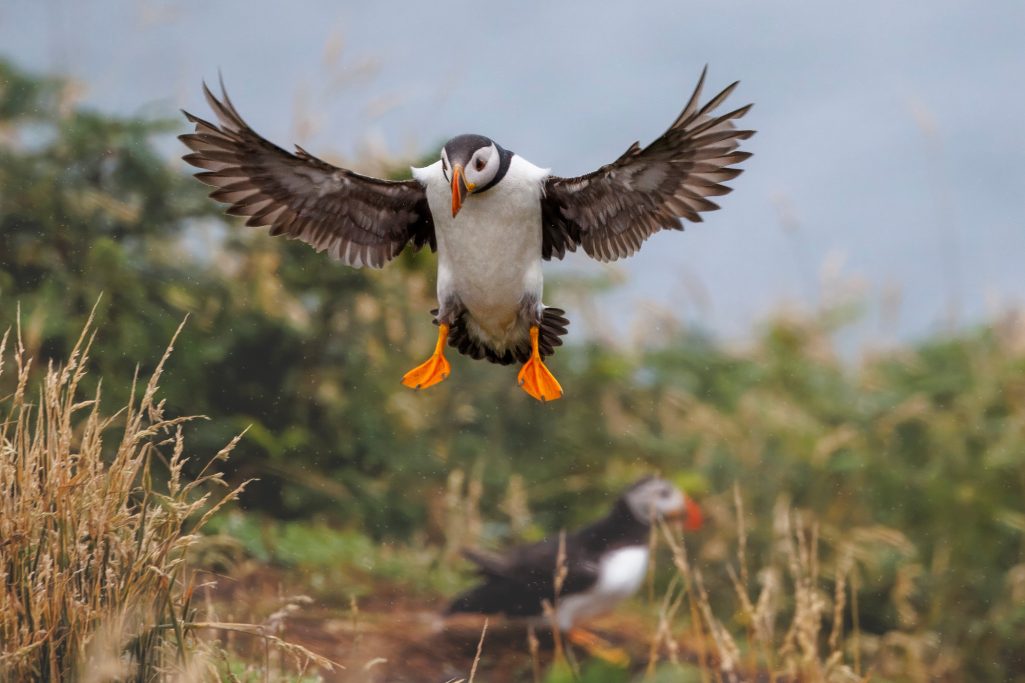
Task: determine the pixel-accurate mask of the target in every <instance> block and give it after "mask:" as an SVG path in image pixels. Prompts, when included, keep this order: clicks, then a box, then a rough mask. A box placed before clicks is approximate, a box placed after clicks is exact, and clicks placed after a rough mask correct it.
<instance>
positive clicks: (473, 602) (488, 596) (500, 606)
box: [445, 581, 508, 614]
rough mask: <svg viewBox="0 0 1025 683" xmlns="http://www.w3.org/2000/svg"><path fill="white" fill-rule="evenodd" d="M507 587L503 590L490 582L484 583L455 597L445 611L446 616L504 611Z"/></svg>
mask: <svg viewBox="0 0 1025 683" xmlns="http://www.w3.org/2000/svg"><path fill="white" fill-rule="evenodd" d="M507 592H508V587H506V589H504V590H503V588H502V587H500V586H496V585H495V584H494V583H493V582H491V581H486V582H485V583H482V584H480V585H479V586H477V587H476V588H471V589H470V590H468V591H466V592H465V593H462V594H460V595H458V596H456V599H455V600H453V601H452V604H450V605H449V606H448V609H447V610H445V613H446V614H455V613H457V612H471V613H474V614H497V613H498V612H502V611H504V608H505V602H506V601H507V600H508V596H507V595H506V593H507Z"/></svg>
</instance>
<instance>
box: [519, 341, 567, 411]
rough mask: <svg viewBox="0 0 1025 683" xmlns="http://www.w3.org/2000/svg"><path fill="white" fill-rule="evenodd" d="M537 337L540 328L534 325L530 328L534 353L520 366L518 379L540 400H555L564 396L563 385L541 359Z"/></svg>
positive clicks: (520, 383)
mask: <svg viewBox="0 0 1025 683" xmlns="http://www.w3.org/2000/svg"><path fill="white" fill-rule="evenodd" d="M537 337H538V328H537V327H536V326H533V327H531V328H530V341H531V346H532V353H531V355H530V359H528V360H527V362H526V363H524V364H523V367H522V368H520V374H519V375H517V377H516V379H517V381H518V382H519V385H520V388H521V389H523V390H524V391H525V392H527V393H528V394H530V395H531V396H533V397H534V398H536V399H537V400H538V401H541V402H548V401H555V400H557V399H560V398H562V385H560V384H559V380H557V379H555V375H553V374H552V372H551V371H550V370H549V369H548V368H547V367H546V366H545V364H544V361H542V360H541V354H540V353H539V352H538V348H537Z"/></svg>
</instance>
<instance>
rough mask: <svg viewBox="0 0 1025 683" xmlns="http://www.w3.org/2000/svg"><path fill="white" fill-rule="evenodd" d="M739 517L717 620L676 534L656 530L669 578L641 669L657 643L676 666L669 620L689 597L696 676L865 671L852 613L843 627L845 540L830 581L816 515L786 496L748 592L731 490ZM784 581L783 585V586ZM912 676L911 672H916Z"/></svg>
mask: <svg viewBox="0 0 1025 683" xmlns="http://www.w3.org/2000/svg"><path fill="white" fill-rule="evenodd" d="M734 500H735V506H736V518H737V532H738V533H737V551H736V565H733V564H730V563H728V564H726V566H725V567H724V568H723V572H724V573H725V574H726V575H728V577H729V579H730V582H731V584H732V587H733V593H734V595H733V596H732V597H733V600H732V602H733V603H734V604H735V605H736V609H735V612H734V614H733V615H732V616H730V617H729V618H726V619H723V618H721V616H719V615H717V614H716V610H714V609H713V603H715V604H717V605H720V609H719V612H720V613H722V611H723V610H722V608H721V604H722V603H724V602H726V601H724V600H722V598H723V597H724V596H721V595H719V596H715V598H716V599H714V600H713V599H710V598H709V595H708V593H707V591H706V589H705V582H704V578H703V576H702V572H701V570H700V569H699V568H697V567H696V566H694V563H693V562H692V561H691V559H690V557H689V555H688V552H687V546H686V543H685V542H684V538H683V537H682V536H679V535H677V533H676V532H674V531H672V530H671V529H670V528H669V527H668V526H666V525H665V524H660V525H659V529H660V531H661V535H662V537H663V538H664V539H665V541H666V543H667V544H668V546H669V549H670V551H671V553H672V561H673V565H674V567H675V569H676V572H677V577H676V580H674V582H673V583H672V584H671V585H670V587H669V590H668V592H667V594H666V595H665V598H664V600H663V603H662V606H661V609H660V618H659V627H658V630H657V632H656V636H655V640H654V642H653V643H652V647H651V659H650V661H649V669H648V670H649V672H652V671H654V667H655V665H656V663H657V661H658V653H659V652H665V653H668V654H667V659H668V660H669V662H670V663H671V664H673V665H676V666H680V665H681V664H680V661H679V659H678V657H677V650H678V643H677V642H676V640H675V639H674V635H673V628H672V624H673V623H674V621H675V617H676V614H677V612H678V610H679V608H680V607H681V605H682V604H683V603H684V602H687V603H689V606H690V612H691V619H690V623H689V628H690V629H691V630H692V633H691V634H690V638H689V639H690V640H692V641H693V642H696V643H699V644H701V643H708V644H710V645H711V647H710V648H709V649H708V651H705V647H704V646H701V647H699V648H697V660H698V662H697V663H698V666H699V668H700V670H701V680H702V681H703V682H704V681H717V682H725V683H731V682H733V681H742V680H751V679H752V678H754V679H758V680H767V681H809V682H815V683H820V682H821V683H825V682H828V683H849V682H856V681H866V680H869V678H870V676H869V675H867V674H866V673H865V672H863V671H862V669H861V658H860V649H861V648H860V642H859V636H860V634H859V632H858V628H857V621H856V617H855V618H854V629H853V633H851V634H849V637H848V634H845V632H844V618H845V616H847V615H848V612H847V596H848V592H850V596H851V602H852V604H853V607H854V608H855V609H852V611H851V616H852V617H854V615H856V606H857V603H856V601H855V600H856V594H857V593H856V588H855V586H854V585H853V583H852V581H851V576H852V567H853V562H852V557H851V552H850V549H849V548H847V547H844V548H842V549H840V550H839V551H837V552H835V553H834V555H835V557H832V558H831V561H832V565H833V577H832V587H831V590H827V587H826V584H827V580H826V579H825V577H823V575H822V574H823V572H822V555H823V552H822V550H821V548H820V543H819V528H818V525H817V523H815V522H813V521H808V520H807V519H806V518H805V517H804V516H802V515H801V514H799V513H797V512H795V511H793V510H792V509H791V508H790V506H789V505H786V504H785V503H781V504H780V505H777V509H776V512H775V514H774V519H773V527H774V530H775V535H776V548H777V551H778V552H777V553H776V557H774V561H773V562H770V563H768V564H767V565H766V566H764V567H763V568H762V569H760V570H759V571H758V572H757V581H758V583H759V584H760V586H759V588H758V589H757V591H752V589H751V586H750V581H749V570H748V557H747V547H746V545H747V539H746V528H745V523H744V512H743V504H742V499H741V496H740V492H739V490H735V491H734ZM788 584H789V585H788ZM916 680H918V679H916Z"/></svg>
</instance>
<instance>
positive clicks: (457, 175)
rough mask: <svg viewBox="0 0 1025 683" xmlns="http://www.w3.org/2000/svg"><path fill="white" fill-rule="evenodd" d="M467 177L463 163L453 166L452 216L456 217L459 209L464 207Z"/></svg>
mask: <svg viewBox="0 0 1025 683" xmlns="http://www.w3.org/2000/svg"><path fill="white" fill-rule="evenodd" d="M466 192H467V187H466V179H465V178H464V177H463V167H462V165H461V164H455V165H454V166H452V217H453V218H455V217H456V214H457V213H459V209H461V208H462V207H463V200H464V199H466Z"/></svg>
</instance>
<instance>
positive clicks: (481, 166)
mask: <svg viewBox="0 0 1025 683" xmlns="http://www.w3.org/2000/svg"><path fill="white" fill-rule="evenodd" d="M486 165H487V163H486V162H485V161H484V159H483V158H482V157H477V162H476V163H475V164H474V166H476V168H477V170H478V171H483V170H484V167H485V166H486Z"/></svg>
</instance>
